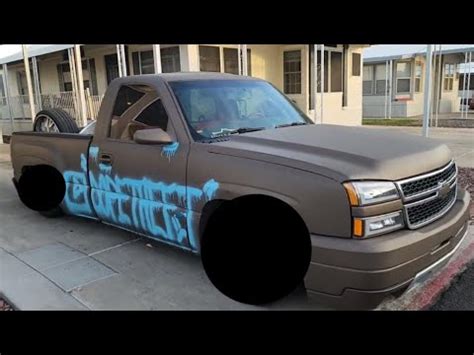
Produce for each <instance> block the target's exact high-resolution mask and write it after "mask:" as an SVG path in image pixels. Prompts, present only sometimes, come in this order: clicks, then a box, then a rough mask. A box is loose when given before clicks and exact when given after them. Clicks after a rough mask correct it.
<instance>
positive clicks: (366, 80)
mask: <svg viewBox="0 0 474 355" xmlns="http://www.w3.org/2000/svg"><path fill="white" fill-rule="evenodd" d="M362 80H363V81H362V91H363V94H364V95H371V94H372V88H373V82H374V66H373V65H364V73H363V76H362Z"/></svg>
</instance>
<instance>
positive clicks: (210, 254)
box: [201, 196, 311, 305]
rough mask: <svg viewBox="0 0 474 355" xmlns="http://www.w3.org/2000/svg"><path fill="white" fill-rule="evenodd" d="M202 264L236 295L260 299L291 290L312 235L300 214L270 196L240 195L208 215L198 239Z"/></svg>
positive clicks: (305, 261) (303, 270)
mask: <svg viewBox="0 0 474 355" xmlns="http://www.w3.org/2000/svg"><path fill="white" fill-rule="evenodd" d="M201 258H202V263H203V267H204V270H205V272H206V274H207V276H208V278H209V280H210V281H211V282H212V283H213V285H214V286H215V287H216V288H217V289H218V290H219V291H221V292H222V293H223V294H224V295H226V296H228V297H230V298H232V299H233V300H235V301H238V302H241V303H247V304H253V305H261V304H267V303H272V302H275V301H278V300H280V299H282V298H284V297H285V296H288V295H289V294H290V293H292V292H293V291H294V290H295V289H296V288H297V287H298V286H300V285H301V284H302V282H303V280H304V276H305V275H306V272H307V270H308V267H309V263H310V259H311V240H310V237H309V233H308V230H307V228H306V225H305V224H304V222H303V221H302V220H301V217H300V216H299V215H298V214H297V213H296V211H294V210H293V209H292V208H290V207H289V206H288V205H286V204H285V203H283V202H281V201H279V200H276V199H274V198H271V197H268V198H266V197H262V196H260V197H258V198H257V199H255V198H254V197H253V196H249V197H248V198H246V197H242V198H239V199H237V200H236V201H232V202H230V203H226V205H223V206H221V207H219V209H218V210H217V211H215V212H214V213H213V215H212V216H211V217H210V219H209V222H208V225H207V227H206V229H205V233H204V236H203V238H202V243H201Z"/></svg>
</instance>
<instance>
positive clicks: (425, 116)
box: [423, 44, 432, 137]
mask: <svg viewBox="0 0 474 355" xmlns="http://www.w3.org/2000/svg"><path fill="white" fill-rule="evenodd" d="M431 49H432V45H431V44H428V46H427V47H426V70H425V92H424V103H423V136H425V137H428V134H429V122H430V121H429V120H430V107H431V105H430V101H431V59H432V58H431Z"/></svg>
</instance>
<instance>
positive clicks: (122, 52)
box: [120, 44, 127, 76]
mask: <svg viewBox="0 0 474 355" xmlns="http://www.w3.org/2000/svg"><path fill="white" fill-rule="evenodd" d="M120 55H121V56H122V74H123V76H127V57H126V56H125V45H124V44H121V45H120Z"/></svg>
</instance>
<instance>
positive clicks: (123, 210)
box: [89, 85, 194, 249]
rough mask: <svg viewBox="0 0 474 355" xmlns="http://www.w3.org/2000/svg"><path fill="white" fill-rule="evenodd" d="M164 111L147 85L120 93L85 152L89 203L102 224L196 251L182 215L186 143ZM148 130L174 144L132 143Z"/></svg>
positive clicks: (184, 189) (128, 88)
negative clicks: (105, 124)
mask: <svg viewBox="0 0 474 355" xmlns="http://www.w3.org/2000/svg"><path fill="white" fill-rule="evenodd" d="M165 94H166V93H165ZM168 111H169V110H167V109H166V107H165V105H164V104H163V100H162V97H160V94H159V93H158V90H157V89H155V88H153V87H151V86H147V85H122V86H121V87H120V89H118V92H117V96H116V99H115V104H114V107H113V110H112V113H111V116H112V117H111V118H106V117H103V116H100V117H99V120H100V119H103V120H107V122H110V123H109V127H107V128H108V132H107V133H105V134H103V133H102V132H96V134H97V133H98V136H97V137H94V140H93V142H92V145H91V147H90V149H89V167H90V169H89V179H90V184H91V200H92V203H93V206H94V209H95V211H96V213H97V215H98V217H99V218H100V219H101V220H102V221H104V222H105V223H108V224H112V225H115V226H118V227H121V228H124V229H128V230H131V231H134V232H138V233H140V234H143V235H146V236H149V237H152V238H156V239H159V240H161V241H164V242H167V243H170V244H174V245H177V246H180V247H182V248H186V249H194V246H193V244H194V242H193V241H190V238H189V237H188V233H187V214H186V199H187V197H186V164H187V155H188V149H189V144H188V143H187V142H185V144H182V142H179V141H178V139H177V135H176V130H175V127H174V125H173V122H172V119H171V117H170V115H169V114H168ZM100 114H101V115H103V113H102V112H101V113H100ZM104 122H105V121H104ZM150 128H161V129H163V130H164V131H165V132H167V133H168V134H169V135H170V137H171V139H172V143H168V144H139V143H136V142H135V141H134V139H133V135H134V133H135V132H136V131H137V130H141V129H150Z"/></svg>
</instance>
